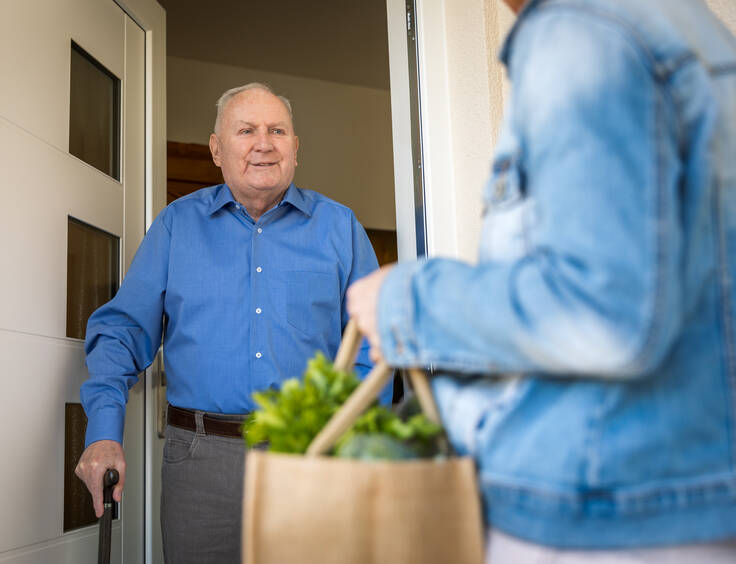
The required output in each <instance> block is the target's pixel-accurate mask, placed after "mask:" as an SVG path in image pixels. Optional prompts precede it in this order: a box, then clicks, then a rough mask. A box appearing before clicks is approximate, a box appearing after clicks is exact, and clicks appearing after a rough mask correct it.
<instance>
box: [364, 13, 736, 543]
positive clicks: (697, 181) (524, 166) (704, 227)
mask: <svg viewBox="0 0 736 564" xmlns="http://www.w3.org/2000/svg"><path fill="white" fill-rule="evenodd" d="M502 60H503V62H504V63H505V64H506V66H507V68H508V72H509V76H510V78H511V82H512V92H513V95H512V102H511V104H510V107H509V108H506V109H507V112H506V119H505V125H504V128H503V131H502V134H501V137H500V140H499V142H498V144H497V150H496V156H495V159H494V161H493V166H492V174H491V178H490V181H489V182H488V185H487V186H486V189H485V192H484V196H483V203H484V212H483V218H484V219H483V227H482V235H481V243H480V254H479V262H478V264H477V265H470V264H466V263H463V262H460V261H455V260H450V259H431V260H426V261H420V262H416V263H411V264H401V265H399V266H397V267H396V268H394V269H393V270H392V271H391V272H390V274H389V276H388V277H387V278H386V280H385V283H384V285H383V286H382V288H381V291H380V294H379V303H378V323H379V332H380V337H381V343H382V349H383V352H384V356H385V358H386V359H387V360H388V361H389V362H390V363H392V364H394V365H397V366H411V365H425V366H426V365H432V366H434V368H435V372H436V373H438V374H439V375H438V376H437V377H436V378H435V379H434V390H435V395H436V397H437V400H438V403H439V407H440V411H441V415H442V417H443V421H444V423H445V426H446V427H447V429H448V433H449V435H450V438H451V440H452V442H453V444H454V445H455V447H456V448H457V450H458V452H459V453H460V454H468V455H470V456H472V457H474V459H475V460H476V462H477V466H478V472H479V482H480V486H481V489H482V495H483V500H484V512H485V516H486V519H487V522H488V523H489V524H490V525H491V526H494V527H497V528H499V529H500V530H503V531H506V532H508V533H511V534H513V535H516V536H518V537H521V538H524V539H527V540H530V541H532V542H536V543H540V544H545V545H551V546H559V547H579V548H616V547H635V546H656V545H662V544H675V543H685V542H697V541H708V540H717V539H722V538H726V537H731V536H736V334H735V333H736V286H734V284H736V280H734V278H735V277H736V40H735V39H734V37H733V36H732V35H731V34H730V33H729V32H728V31H727V30H726V29H725V27H724V26H723V25H722V24H721V23H720V22H719V21H718V20H717V19H716V18H715V16H713V15H712V14H711V13H710V12H709V11H708V9H707V7H706V6H705V4H703V3H702V2H701V1H700V0H648V1H642V0H531V1H530V2H528V3H527V5H526V7H525V8H524V10H523V11H522V13H521V14H520V17H519V18H518V20H517V22H516V25H515V26H514V28H513V29H512V30H511V32H510V34H509V37H508V38H507V40H506V44H505V46H504V49H503V53H502Z"/></svg>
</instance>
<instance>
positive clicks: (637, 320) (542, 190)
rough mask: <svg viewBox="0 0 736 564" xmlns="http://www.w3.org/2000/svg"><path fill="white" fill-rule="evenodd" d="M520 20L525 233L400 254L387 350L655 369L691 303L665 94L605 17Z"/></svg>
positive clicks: (516, 76)
mask: <svg viewBox="0 0 736 564" xmlns="http://www.w3.org/2000/svg"><path fill="white" fill-rule="evenodd" d="M519 34H524V36H523V38H522V37H521V36H520V35H519V36H517V38H516V44H517V45H518V48H517V49H515V51H514V53H513V55H512V59H511V61H510V72H511V79H512V84H513V100H512V103H511V107H512V110H511V112H510V113H507V116H506V119H507V120H510V122H509V125H510V130H512V131H513V132H515V134H516V135H517V136H518V143H516V151H517V153H516V154H514V155H510V157H511V158H510V159H508V160H507V161H506V162H507V163H512V164H511V167H512V168H513V167H517V169H516V170H511V171H506V172H513V173H514V174H515V175H516V180H517V181H518V182H520V183H521V186H520V187H519V188H520V193H521V194H524V198H525V200H524V202H525V205H526V206H527V207H528V211H530V212H531V213H529V214H528V215H524V216H523V217H524V221H525V222H526V223H528V225H527V226H526V227H525V231H524V235H525V237H524V240H525V244H526V246H525V248H524V249H523V251H522V252H521V253H519V254H517V255H515V256H510V257H503V258H497V259H495V260H494V259H493V258H489V259H487V260H481V261H480V262H479V263H478V264H477V265H470V264H466V263H463V262H459V261H455V260H447V259H435V260H427V261H423V262H416V263H410V264H402V265H399V266H398V267H397V268H395V269H394V270H392V272H391V273H390V274H389V276H388V277H387V278H386V280H385V283H384V285H383V286H382V288H381V291H380V295H379V305H378V320H379V331H380V337H381V341H382V347H383V353H384V356H385V357H386V358H387V360H388V361H389V362H390V363H392V364H393V365H395V366H410V365H412V364H422V365H434V366H436V367H437V368H441V369H446V370H452V371H458V372H465V373H486V374H488V373H491V374H492V373H499V372H523V373H535V374H545V373H546V374H550V373H551V374H558V375H559V374H569V375H586V376H600V377H622V378H625V377H637V376H641V375H645V374H646V373H647V372H649V371H651V370H653V369H654V368H655V367H656V366H657V365H658V364H659V363H660V362H661V361H662V359H663V357H664V356H665V355H666V353H667V351H668V350H669V348H670V346H671V344H672V342H673V341H674V339H675V338H676V335H677V332H678V331H679V327H680V325H681V316H682V312H681V305H680V304H681V303H682V300H681V295H682V288H681V281H680V280H681V275H680V274H679V270H678V269H679V266H678V264H679V262H680V258H679V257H680V255H681V246H682V243H681V239H682V235H681V232H680V227H679V221H678V217H679V214H680V211H679V208H678V205H679V204H678V201H677V195H676V194H677V185H678V180H677V171H678V170H679V168H678V167H679V162H678V156H677V142H676V136H675V134H674V133H673V132H672V129H673V126H672V123H671V122H670V121H668V115H669V114H668V112H669V111H670V109H669V108H668V106H667V105H666V104H667V101H666V99H664V97H663V95H662V90H661V88H660V87H659V85H658V84H657V79H656V77H655V75H654V71H653V70H652V68H650V63H649V61H648V60H647V58H646V56H645V54H643V53H642V52H641V51H640V50H639V48H638V47H637V46H636V45H635V44H634V41H633V40H632V39H631V38H630V37H628V36H627V35H626V33H625V32H624V31H623V30H621V29H617V28H615V27H614V26H613V24H611V23H610V22H600V21H595V20H594V18H592V17H589V16H584V15H581V14H579V13H572V12H569V11H568V13H567V15H566V16H565V15H561V14H560V13H559V11H557V12H555V11H553V10H546V11H544V12H542V11H540V13H539V14H538V15H534V16H533V17H530V18H529V20H528V21H527V22H525V24H524V26H522V28H521V29H520V30H519ZM604 62H605V64H604ZM511 145H512V146H513V145H514V144H513V143H512V144H511ZM506 156H509V155H506ZM499 157H504V155H499ZM497 162H498V161H497ZM501 169H503V167H501ZM506 180H508V179H506ZM506 180H504V179H499V180H498V181H499V182H501V181H506ZM499 188H502V187H499ZM492 220H493V218H490V221H492ZM488 222H489V218H486V219H485V222H484V225H485V223H488ZM496 226H497V227H498V224H496ZM488 227H489V228H490V229H493V225H492V224H491V225H489V226H488ZM486 236H488V232H486V231H484V233H483V234H482V235H481V239H482V240H483V238H484V237H486ZM482 244H483V243H482Z"/></svg>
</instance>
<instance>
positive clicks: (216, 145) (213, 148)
mask: <svg viewBox="0 0 736 564" xmlns="http://www.w3.org/2000/svg"><path fill="white" fill-rule="evenodd" d="M210 153H212V162H214V163H215V164H216V165H217V166H220V165H221V160H220V140H219V139H218V138H217V135H215V134H214V133H213V134H212V135H210Z"/></svg>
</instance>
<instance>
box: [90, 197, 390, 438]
mask: <svg viewBox="0 0 736 564" xmlns="http://www.w3.org/2000/svg"><path fill="white" fill-rule="evenodd" d="M377 266H378V264H377V261H376V257H375V254H374V252H373V248H372V247H371V244H370V241H369V240H368V237H367V236H366V233H365V231H364V230H363V228H362V226H361V225H360V224H359V223H358V221H357V219H356V218H355V215H354V214H353V212H352V211H351V210H350V209H348V208H346V207H345V206H343V205H340V204H338V203H336V202H334V201H332V200H330V199H328V198H326V197H324V196H322V195H320V194H318V193H316V192H313V191H311V190H303V189H300V188H297V187H295V186H294V185H293V184H292V185H291V186H290V187H289V188H288V190H287V191H286V193H285V194H284V198H283V199H282V201H281V203H280V204H278V205H277V206H276V207H274V208H272V209H271V210H269V211H268V212H266V213H265V214H263V215H262V216H261V217H260V218H259V220H258V221H253V219H252V218H251V217H250V216H249V215H248V213H247V212H246V210H245V208H244V207H243V206H242V205H240V204H239V203H238V202H236V201H235V200H234V199H233V196H232V193H231V192H230V189H229V188H228V186H227V185H225V184H222V185H219V186H214V187H211V188H205V189H203V190H199V191H198V192H195V193H193V194H190V195H188V196H186V197H184V198H181V199H179V200H176V201H175V202H173V203H172V204H171V205H169V206H168V207H167V208H166V209H164V210H163V211H162V212H161V214H159V216H158V217H157V218H156V220H155V221H154V222H153V224H152V225H151V229H150V230H149V231H148V233H147V235H146V237H145V238H144V240H143V242H142V243H141V246H140V248H139V249H138V252H137V254H136V256H135V259H134V260H133V263H132V264H131V267H130V269H129V271H128V273H127V275H126V277H125V280H124V282H123V284H122V286H121V288H120V290H119V291H118V293H117V295H116V296H115V297H114V298H113V299H112V300H111V301H110V302H108V303H107V304H105V305H104V306H102V307H101V308H100V309H98V310H97V311H96V312H95V313H94V314H92V316H91V317H90V319H89V322H88V324H87V337H86V342H85V350H86V353H87V367H88V369H89V373H90V378H89V380H87V381H86V382H85V383H84V384H83V385H82V389H81V398H82V403H83V405H84V409H85V412H86V413H87V417H88V419H89V421H88V425H87V437H86V444H87V445H89V444H90V443H92V442H94V441H98V440H101V439H112V440H116V441H120V442H122V437H123V419H124V416H125V404H126V401H127V398H128V389H129V388H130V387H131V386H132V385H133V384H135V383H136V381H137V377H138V376H137V375H138V374H139V373H140V372H141V371H142V370H144V369H145V368H146V367H147V366H148V365H149V364H150V363H151V362H152V361H153V359H154V356H155V354H156V351H157V349H158V347H159V344H160V343H161V337H162V334H163V340H164V352H165V358H166V372H167V381H168V390H167V395H168V400H169V402H170V403H171V404H172V405H176V406H179V407H184V408H190V409H200V410H204V411H210V412H219V413H244V412H247V411H249V410H251V409H253V408H254V403H253V400H252V398H251V394H252V393H253V392H254V391H257V390H263V389H264V388H269V387H279V386H280V383H281V382H282V381H283V380H285V379H287V378H291V377H295V376H300V375H301V374H302V373H303V371H304V368H305V366H306V361H307V359H308V358H309V357H311V356H312V355H314V353H315V351H323V352H324V353H325V354H326V355H328V356H329V357H334V355H335V353H336V351H337V348H338V346H339V343H340V338H341V334H342V329H343V327H344V326H345V324H346V323H347V320H348V315H347V312H346V310H345V291H346V289H347V287H348V286H349V285H350V284H351V283H352V282H354V281H355V280H357V279H358V278H361V277H362V276H365V275H366V274H368V273H370V272H371V271H373V270H374V269H375V268H377ZM162 320H163V323H162ZM356 368H357V370H358V373H359V374H360V375H364V374H365V373H367V371H368V370H369V368H370V361H369V359H368V348H367V345H365V343H364V346H363V348H362V349H361V352H360V354H359V357H358V362H357V364H356ZM390 393H391V389H390V388H387V389H386V390H384V392H383V394H382V400H383V401H386V400H387V399H388V398H390Z"/></svg>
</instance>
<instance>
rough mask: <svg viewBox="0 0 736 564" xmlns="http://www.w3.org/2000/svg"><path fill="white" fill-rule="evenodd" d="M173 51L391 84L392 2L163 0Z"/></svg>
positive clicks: (330, 77) (360, 83)
mask: <svg viewBox="0 0 736 564" xmlns="http://www.w3.org/2000/svg"><path fill="white" fill-rule="evenodd" d="M158 1H159V3H160V4H161V5H162V6H163V7H164V8H165V9H166V47H167V51H168V55H170V56H174V57H182V58H187V59H196V60H199V61H206V62H213V63H221V64H227V65H234V66H239V67H245V68H250V69H258V70H263V71H269V72H279V73H285V74H291V75H297V76H302V77H308V78H316V79H321V80H329V81H333V82H340V83H345V84H353V85H358V86H366V87H370V88H379V89H383V90H388V89H389V74H388V38H387V32H386V0H261V1H254V0H215V1H214V2H203V1H202V0H158Z"/></svg>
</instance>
